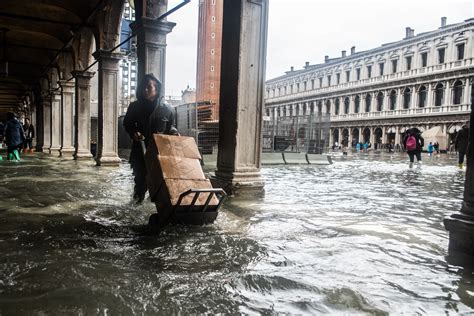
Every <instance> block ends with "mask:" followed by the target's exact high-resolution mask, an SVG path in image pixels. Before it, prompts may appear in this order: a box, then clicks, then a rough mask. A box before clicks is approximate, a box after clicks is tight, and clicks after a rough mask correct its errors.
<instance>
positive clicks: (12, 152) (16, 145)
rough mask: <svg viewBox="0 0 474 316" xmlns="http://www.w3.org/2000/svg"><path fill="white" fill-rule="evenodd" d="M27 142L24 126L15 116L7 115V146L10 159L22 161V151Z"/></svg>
mask: <svg viewBox="0 0 474 316" xmlns="http://www.w3.org/2000/svg"><path fill="white" fill-rule="evenodd" d="M24 141H25V134H24V133H23V126H22V125H21V123H20V121H18V120H17V118H16V117H15V114H13V113H12V112H8V113H7V123H6V124H5V143H6V145H7V155H8V159H9V160H11V159H16V160H20V151H21V148H22V145H23V142H24Z"/></svg>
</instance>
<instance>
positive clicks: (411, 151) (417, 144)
mask: <svg viewBox="0 0 474 316" xmlns="http://www.w3.org/2000/svg"><path fill="white" fill-rule="evenodd" d="M424 145H425V140H424V139H423V137H422V136H421V133H420V130H419V129H417V128H410V129H409V130H407V133H406V135H405V137H404V139H403V146H404V147H405V150H406V151H407V154H408V157H409V158H410V168H412V167H413V162H414V161H415V156H416V160H417V162H418V163H420V162H421V149H422V148H423V146H424Z"/></svg>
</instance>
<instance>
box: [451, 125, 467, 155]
mask: <svg viewBox="0 0 474 316" xmlns="http://www.w3.org/2000/svg"><path fill="white" fill-rule="evenodd" d="M468 142H469V128H468V127H463V128H462V129H461V130H460V131H459V132H458V134H457V135H456V141H455V142H454V148H455V149H456V150H457V151H458V152H461V153H465V152H466V151H467V145H468Z"/></svg>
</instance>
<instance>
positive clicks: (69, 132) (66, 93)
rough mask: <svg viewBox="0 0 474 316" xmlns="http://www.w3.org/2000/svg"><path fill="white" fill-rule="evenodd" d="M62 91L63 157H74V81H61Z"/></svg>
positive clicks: (61, 152) (61, 151) (61, 153)
mask: <svg viewBox="0 0 474 316" xmlns="http://www.w3.org/2000/svg"><path fill="white" fill-rule="evenodd" d="M60 85H61V88H62V90H63V93H62V130H61V150H60V155H61V157H63V158H73V154H74V147H73V128H74V117H73V110H72V109H73V108H72V107H73V106H74V88H75V83H74V81H66V80H61V81H60Z"/></svg>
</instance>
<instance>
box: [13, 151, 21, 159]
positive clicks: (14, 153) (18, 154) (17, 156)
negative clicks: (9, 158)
mask: <svg viewBox="0 0 474 316" xmlns="http://www.w3.org/2000/svg"><path fill="white" fill-rule="evenodd" d="M13 156H14V157H15V160H18V161H20V153H19V152H18V150H16V149H15V150H14V151H13Z"/></svg>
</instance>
